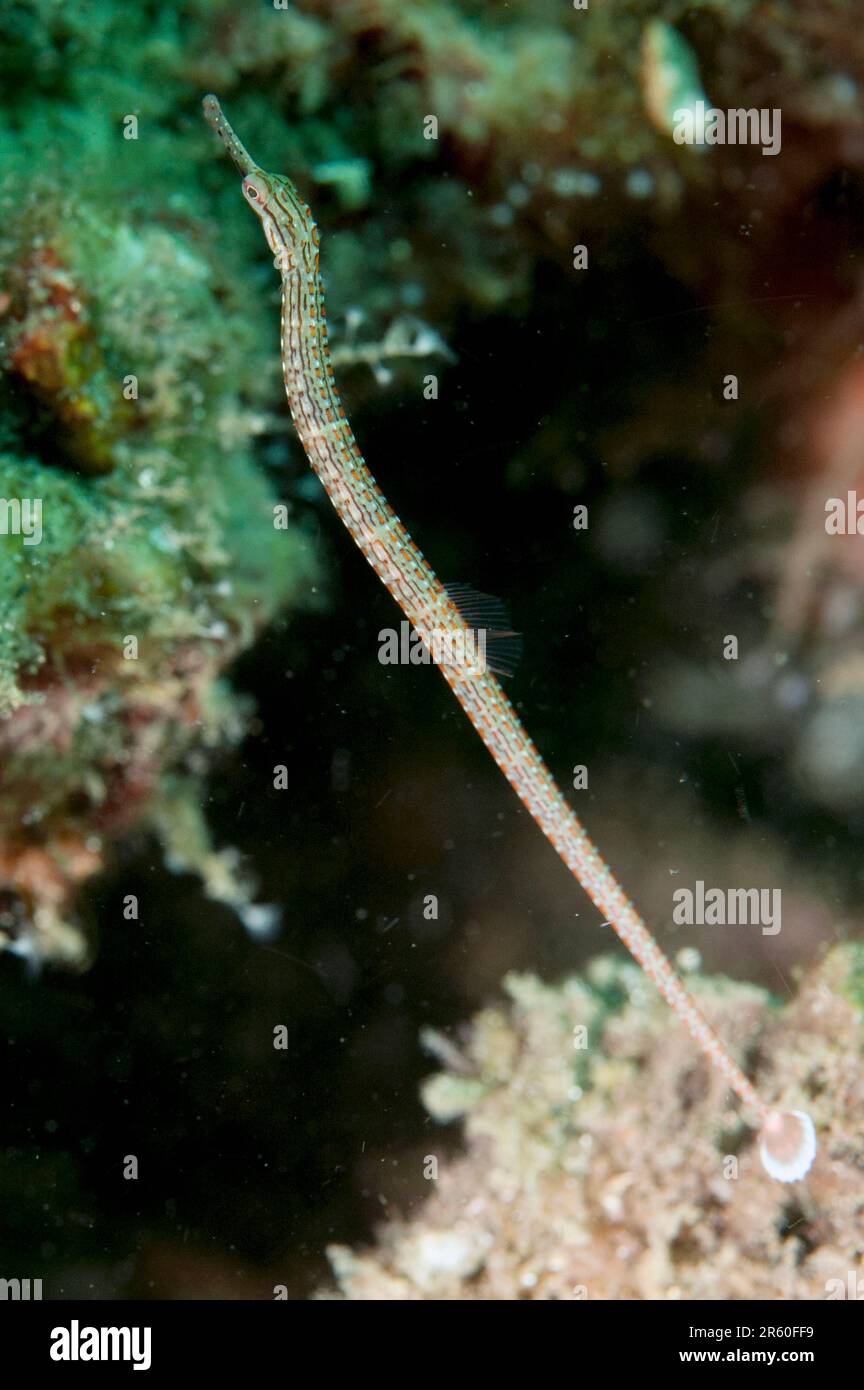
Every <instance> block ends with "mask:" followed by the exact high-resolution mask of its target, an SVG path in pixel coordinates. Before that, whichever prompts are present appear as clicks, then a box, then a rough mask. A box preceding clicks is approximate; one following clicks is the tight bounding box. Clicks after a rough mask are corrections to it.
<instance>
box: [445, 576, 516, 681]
mask: <svg viewBox="0 0 864 1390" xmlns="http://www.w3.org/2000/svg"><path fill="white" fill-rule="evenodd" d="M444 588H445V589H446V590H447V597H448V598H449V600H450V602H451V603H453V604H455V605H456V607H457V608H458V609H459V616H460V618H461V619H462V621H463V623H464V624H465V626H466V627H467V628H469V629H470V630H471V631H473V632H476V631H478V630H482V631H483V632H485V634H486V665H487V666H488V668H489V670H490V671H494V672H495V674H496V675H499V676H512V675H513V672H514V671H515V670H516V667H517V666H518V665H519V659H520V657H521V656H522V635H521V633H519V632H514V630H513V628H512V627H511V625H510V615H509V613H508V612H507V609H506V607H505V605H504V604H503V603H502V602H501V600H500V598H496V597H495V596H494V594H481V593H480V592H479V590H477V589H472V587H471V585H470V584H445V585H444Z"/></svg>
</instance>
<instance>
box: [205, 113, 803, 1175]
mask: <svg viewBox="0 0 864 1390" xmlns="http://www.w3.org/2000/svg"><path fill="white" fill-rule="evenodd" d="M204 115H205V117H206V119H207V120H208V121H209V123H210V125H211V126H212V127H213V129H214V130H215V132H216V134H217V135H218V136H219V138H220V139H221V141H222V143H223V144H224V145H225V148H226V149H227V151H228V153H229V155H230V156H231V159H232V160H233V162H234V164H235V166H236V167H237V169H238V171H239V173H240V174H241V175H242V179H243V183H242V189H243V196H244V197H245V199H246V201H247V203H248V204H249V206H250V207H251V208H252V210H253V212H254V213H255V214H256V215H257V217H258V218H259V219H260V221H261V224H262V227H263V229H264V235H265V237H266V239H267V244H268V246H269V247H270V250H271V251H272V252H273V255H274V258H275V259H274V264H275V267H276V269H277V270H278V271H279V273H280V275H281V278H282V321H281V345H282V370H283V376H284V379H285V391H286V393H287V396H288V405H289V407H290V410H291V416H292V419H293V421H294V425H295V428H296V430H297V434H298V435H299V438H300V442H301V444H302V445H303V449H304V451H305V453H306V457H307V459H308V460H309V463H310V465H311V467H312V468H313V470H314V471H315V473H316V474H317V476H318V477H319V479H320V480H321V482H322V483H323V485H324V487H325V489H326V491H327V494H328V496H329V498H330V501H331V502H332V504H333V506H334V507H335V509H336V511H337V513H338V515H339V517H340V518H341V520H342V521H343V522H344V523H345V526H346V527H347V529H348V531H349V532H350V534H351V535H352V537H353V538H354V540H355V542H356V543H357V545H358V546H359V548H360V550H361V551H362V553H363V555H364V556H365V557H366V559H367V560H368V562H369V564H370V565H371V566H372V568H373V569H374V570H375V573H376V574H377V575H378V577H379V579H380V580H381V581H382V583H383V584H384V585H385V586H386V588H387V589H388V590H389V592H390V593H391V595H392V596H393V598H394V599H395V600H396V602H397V604H398V605H399V607H400V608H401V609H402V612H403V613H404V615H405V617H406V619H407V620H408V622H409V623H410V624H411V625H412V626H413V628H414V629H415V631H417V632H427V633H428V632H450V633H455V634H458V635H460V636H461V637H462V638H463V639H464V648H465V649H467V650H472V649H473V647H472V638H473V627H472V626H471V622H470V621H469V618H468V616H467V613H466V612H465V611H464V609H465V605H464V604H463V605H462V607H461V608H460V606H458V605H457V602H456V598H455V596H454V593H453V591H452V590H448V589H447V588H446V587H445V586H444V585H443V584H442V583H441V582H440V580H439V579H438V578H437V576H436V575H435V573H434V571H433V570H432V567H431V566H430V565H429V563H428V561H427V560H426V559H425V558H424V556H423V555H422V554H421V553H420V551H419V550H418V548H417V546H416V545H415V544H414V542H413V540H412V539H411V537H410V536H409V535H408V532H407V531H406V529H405V527H404V526H403V525H402V522H401V521H400V520H399V518H398V517H397V516H396V514H395V513H394V511H393V509H392V508H391V507H390V505H389V503H388V502H387V499H386V498H385V497H384V495H383V493H382V492H381V490H380V488H379V487H378V484H377V483H376V482H375V479H374V478H373V477H372V474H371V473H370V471H369V469H368V467H367V466H366V462H365V460H364V458H363V456H362V454H361V453H360V450H359V448H358V446H357V441H356V440H355V438H354V434H353V431H352V429H351V426H350V424H349V422H348V419H347V417H346V414H345V410H344V407H343V405H342V401H341V398H340V395H339V390H338V387H337V385H336V380H335V377H334V374H333V369H332V365H331V362H330V353H329V349H328V346H327V321H326V316H325V310H324V295H323V289H322V284H321V278H320V275H319V237H318V229H317V227H316V225H315V222H314V219H313V217H312V213H311V211H310V209H309V208H308V207H307V206H306V203H305V202H304V201H303V199H302V197H301V196H300V194H299V193H298V191H297V189H296V188H295V186H294V184H293V183H292V182H291V180H290V179H289V178H287V177H285V176H284V175H278V174H268V173H265V171H264V170H263V169H259V168H258V166H257V165H256V164H255V163H254V161H253V160H252V158H251V157H250V155H249V154H248V152H247V151H246V149H245V148H244V146H243V145H242V144H241V142H240V140H239V139H238V138H237V136H236V135H235V133H234V131H233V130H232V128H231V126H230V125H229V124H228V121H227V120H226V118H225V116H224V114H223V112H222V109H221V107H220V105H219V102H218V100H217V98H216V97H215V96H207V97H205V98H204ZM433 660H434V661H435V664H437V665H438V667H439V669H440V671H441V673H442V675H443V676H444V679H445V680H446V681H447V683H448V685H449V686H450V688H451V690H452V691H453V693H454V695H455V696H456V699H457V700H458V701H459V703H460V705H461V706H462V708H463V709H464V711H465V713H466V714H467V716H468V718H469V719H470V720H471V723H472V724H473V725H474V728H475V729H476V730H477V732H478V734H479V735H480V737H481V739H482V740H483V742H484V743H485V745H486V747H487V748H488V750H489V752H490V753H491V754H492V757H493V758H494V759H495V761H496V763H497V764H498V766H499V767H500V769H501V771H502V772H503V773H504V776H505V777H506V778H507V780H508V781H509V782H510V784H511V786H512V787H513V789H514V790H515V792H516V794H517V796H518V797H519V798H520V800H521V801H522V803H523V805H524V806H525V807H526V808H527V810H528V811H529V812H530V813H531V815H532V816H533V818H534V820H535V821H536V822H537V824H538V825H539V826H540V829H541V830H542V831H543V833H544V835H545V836H546V837H547V839H548V840H549V841H550V842H551V844H552V845H553V846H554V848H555V849H556V850H557V851H558V854H559V855H560V856H561V858H562V859H563V861H564V863H565V864H566V865H567V867H568V868H569V869H570V871H571V873H573V875H574V876H575V877H576V878H577V879H578V881H579V883H580V884H581V885H582V887H583V888H584V889H585V892H586V893H587V894H588V896H589V897H590V898H591V900H592V901H593V903H594V904H595V906H596V907H597V908H598V909H599V911H600V912H601V913H602V914H603V916H604V918H606V919H607V920H608V921H609V923H610V924H611V926H612V927H614V929H615V931H616V932H617V934H618V936H619V937H620V938H621V940H622V941H623V942H624V945H625V946H626V947H627V948H628V950H629V951H631V953H632V954H633V955H634V956H635V958H636V960H637V961H638V962H639V964H640V965H641V966H642V969H643V970H644V971H645V973H646V975H648V977H649V979H651V980H652V981H653V982H654V984H655V985H656V986H657V988H658V990H659V991H660V993H661V995H662V996H663V998H664V999H665V1000H666V1002H667V1004H669V1006H670V1007H671V1008H672V1010H673V1011H674V1013H675V1014H676V1016H677V1017H678V1018H679V1019H680V1021H681V1022H682V1023H683V1024H684V1027H685V1028H686V1029H687V1031H688V1032H689V1034H690V1036H691V1038H692V1039H693V1041H694V1042H695V1043H696V1045H697V1046H698V1047H699V1048H700V1049H701V1050H702V1052H703V1053H704V1054H705V1056H706V1057H707V1058H708V1060H709V1062H710V1063H711V1065H712V1066H713V1067H715V1068H716V1069H717V1071H718V1072H719V1073H720V1074H721V1076H722V1077H723V1079H724V1080H725V1081H726V1083H727V1085H728V1086H729V1087H730V1088H731V1089H732V1090H733V1091H734V1092H735V1094H736V1095H737V1096H738V1097H739V1099H740V1100H741V1102H742V1103H743V1106H744V1112H745V1119H746V1120H747V1122H748V1123H749V1124H751V1125H753V1126H754V1127H758V1128H759V1131H760V1143H759V1153H760V1157H761V1159H762V1162H763V1164H764V1166H765V1169H766V1170H767V1172H768V1173H769V1174H770V1175H771V1177H773V1178H776V1179H778V1180H779V1181H780V1182H795V1181H797V1180H798V1179H799V1178H802V1177H803V1176H804V1174H805V1173H806V1172H807V1171H808V1169H809V1168H810V1165H811V1163H812V1162H813V1158H814V1156H815V1153H816V1138H815V1131H814V1127H813V1122H812V1120H811V1119H810V1117H809V1115H807V1114H805V1113H804V1112H803V1111H800V1110H793V1111H780V1110H775V1109H772V1108H771V1107H769V1106H768V1105H766V1104H765V1102H764V1101H763V1100H762V1099H761V1097H760V1096H759V1095H758V1093H757V1091H756V1089H755V1087H754V1086H753V1084H752V1083H751V1082H750V1081H749V1080H748V1078H747V1077H746V1076H745V1075H744V1072H743V1071H742V1070H741V1068H740V1066H739V1065H738V1064H737V1062H736V1061H735V1060H734V1059H733V1057H732V1056H731V1054H730V1053H729V1052H728V1051H727V1049H726V1048H725V1047H724V1045H723V1044H722V1043H721V1042H720V1040H719V1038H718V1037H717V1036H716V1035H715V1033H714V1032H713V1030H712V1029H711V1027H710V1026H709V1024H708V1022H707V1021H706V1019H705V1018H704V1017H703V1015H702V1013H701V1011H700V1010H699V1008H698V1007H697V1005H696V1003H695V1001H694V1000H693V999H692V998H691V996H690V994H689V992H688V991H687V990H686V989H685V987H684V985H683V984H682V983H681V981H680V980H679V978H678V976H677V975H676V974H675V971H674V970H673V968H672V966H671V964H670V963H669V961H668V960H667V958H666V956H665V955H664V953H663V951H662V950H661V949H660V947H659V946H658V944H657V942H656V941H655V940H654V937H653V936H652V934H651V932H650V931H649V930H648V927H647V926H646V925H645V923H644V921H643V920H642V918H641V917H640V915H639V913H638V912H637V911H636V909H635V908H634V906H633V905H632V903H631V902H630V900H629V899H628V897H627V895H626V893H625V892H624V889H623V888H622V886H621V884H620V883H619V882H618V880H617V878H616V877H615V875H614V874H613V873H612V870H611V869H610V868H609V866H608V865H607V864H606V862H605V860H604V859H603V857H602V855H601V854H600V851H599V850H598V849H597V847H596V845H595V844H594V843H593V841H592V840H591V838H590V836H589V835H588V833H587V831H586V830H585V828H584V827H583V825H582V823H581V821H580V820H579V818H578V817H577V816H576V814H575V812H574V811H573V810H572V808H571V807H570V806H569V805H568V803H567V802H566V800H565V799H564V796H563V794H562V793H561V791H560V790H559V788H558V786H557V784H556V783H555V781H554V779H553V777H552V774H551V773H550V772H549V770H548V768H547V767H546V765H545V763H544V762H543V760H542V758H541V757H540V755H539V753H538V752H537V750H536V748H535V747H534V744H533V743H532V742H531V739H530V738H529V737H528V734H527V733H526V732H525V729H524V728H523V727H522V723H521V721H520V719H519V717H518V715H517V714H516V711H515V710H514V708H513V706H512V705H511V703H510V701H509V699H508V698H507V695H506V694H505V692H504V690H503V688H502V686H501V685H500V683H499V681H498V680H497V679H496V677H495V674H494V671H493V670H492V669H491V668H487V666H486V664H485V662H484V663H483V664H482V668H479V667H478V666H477V665H476V664H475V663H466V662H465V661H453V660H448V659H447V657H446V654H445V655H444V656H443V657H442V656H441V655H440V653H438V652H435V653H434V654H433Z"/></svg>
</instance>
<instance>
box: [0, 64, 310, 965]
mask: <svg viewBox="0 0 864 1390" xmlns="http://www.w3.org/2000/svg"><path fill="white" fill-rule="evenodd" d="M103 76H104V75H103ZM127 95H130V94H127ZM131 104H133V102H132V101H131V100H130V105H131ZM61 105H62V103H61ZM64 109H65V108H64ZM126 109H128V107H127V108H126ZM90 114H91V115H92V117H93V119H92V126H91V128H90V130H89V134H90V138H91V141H92V144H91V145H85V146H84V154H83V157H81V158H79V159H77V160H70V161H69V163H68V164H66V165H65V166H64V174H63V178H62V180H61V178H60V175H59V170H60V166H61V164H62V163H63V149H64V141H65V142H66V143H68V141H69V132H68V130H67V129H65V127H64V124H63V120H62V119H61V118H60V117H58V125H57V136H56V140H55V141H54V142H53V143H52V144H51V146H49V149H50V154H49V157H48V159H47V160H45V161H43V172H42V173H41V174H39V175H37V176H36V178H35V179H32V180H31V179H24V178H22V163H23V162H24V161H26V158H27V140H28V138H31V139H32V138H35V132H34V129H33V128H31V129H26V128H25V131H24V133H23V136H22V140H21V145H20V148H16V147H15V146H14V145H13V144H12V142H11V140H10V138H9V133H8V131H6V132H5V133H3V138H2V140H0V156H2V158H0V215H2V217H0V220H2V234H0V406H2V421H0V494H2V496H0V946H6V947H7V948H11V949H12V950H14V951H16V952H18V953H19V954H22V955H25V956H28V957H30V958H31V959H37V960H38V959H53V960H55V961H65V962H67V963H74V962H77V961H80V960H82V959H83V957H84V954H85V948H84V943H83V940H82V938H81V935H80V933H79V931H78V930H77V929H76V928H75V926H74V925H73V924H72V921H73V919H72V916H71V900H72V894H73V892H74V889H75V887H76V885H77V884H79V883H80V882H82V881H83V880H85V879H86V878H88V877H89V876H90V875H91V874H93V873H94V872H95V871H96V870H98V869H99V868H100V867H101V866H102V865H103V863H104V859H105V852H106V849H107V848H108V847H109V846H110V844H111V842H112V841H113V840H116V839H117V838H118V837H119V836H120V835H121V834H123V833H125V832H126V831H128V830H129V829H130V828H131V827H133V826H135V825H137V824H142V823H143V824H146V823H147V820H148V816H150V814H151V812H154V811H155V810H156V809H157V808H158V815H159V826H160V829H162V830H165V806H166V804H170V803H171V801H172V800H173V801H174V802H175V803H176V797H173V798H169V801H168V802H167V803H166V800H165V797H164V795H163V779H164V777H165V775H166V774H167V773H168V772H170V771H175V772H177V773H178V774H180V775H181V780H182V778H183V775H184V774H185V785H186V788H187V795H188V797H189V798H190V799H191V801H192V802H193V803H194V801H195V800H196V799H200V794H201V777H202V775H203V773H204V772H205V771H206V768H207V764H208V758H209V753H210V751H211V750H213V749H215V748H217V747H219V746H220V745H226V744H230V743H232V742H236V741H237V740H238V739H239V738H240V737H241V735H242V734H243V732H244V729H245V723H246V711H245V706H244V705H243V703H242V702H239V701H238V700H237V699H236V698H235V696H234V695H233V694H232V692H231V690H230V688H229V686H228V685H227V684H223V683H222V681H221V675H222V673H223V672H224V671H225V670H226V668H227V667H228V666H229V664H230V663H231V662H232V660H233V659H234V658H235V657H236V656H237V655H238V653H239V652H241V651H242V650H243V649H244V648H246V647H248V646H249V644H250V643H251V642H252V640H253V639H254V637H255V636H256V634H257V633H259V632H260V631H261V629H262V628H263V626H264V625H265V624H266V623H267V622H268V620H269V619H271V618H272V617H273V616H274V615H275V614H276V613H277V611H278V610H279V609H280V608H281V607H283V606H284V605H286V604H287V603H289V602H293V603H295V604H296V603H297V602H298V601H301V599H302V596H303V595H304V594H305V593H306V592H308V589H309V586H310V581H311V579H312V578H313V576H314V574H315V572H316V568H317V566H316V563H315V559H314V556H313V553H312V546H311V544H310V542H309V541H308V540H307V539H306V537H305V535H304V533H303V532H302V530H300V529H298V528H297V527H296V525H295V524H294V522H293V520H291V519H289V521H288V524H287V525H285V526H279V525H276V524H275V522H274V517H275V511H274V509H275V508H276V506H277V500H278V494H277V493H276V492H275V490H274V488H273V487H272V485H271V484H270V483H269V481H268V480H267V479H266V478H265V477H264V475H263V474H262V472H261V471H259V469H258V467H257V465H256V463H255V460H254V456H253V443H254V439H255V436H256V435H257V434H258V433H260V431H261V429H262V419H263V418H264V417H263V413H262V412H263V410H264V409H265V408H266V402H267V394H268V385H269V379H268V372H267V367H268V366H269V355H268V354H267V353H266V351H265V350H264V347H263V346H262V349H261V355H260V356H259V355H258V352H257V350H256V342H257V340H256V337H255V327H254V315H253V323H250V321H249V316H248V315H245V316H243V324H245V325H246V327H245V328H244V327H243V326H239V327H238V328H237V329H236V331H235V330H231V331H226V315H228V316H229V318H230V315H231V306H232V297H231V292H230V289H229V288H228V286H227V284H226V283H225V282H226V281H227V280H228V279H229V278H230V277H229V276H228V275H227V273H226V272H225V271H224V270H222V269H220V263H219V260H218V259H217V258H216V257H215V255H214V254H213V253H212V250H211V247H210V245H209V238H208V237H207V232H206V227H207V210H208V197H207V193H206V191H205V189H204V188H197V187H196V184H195V182H194V181H193V180H191V179H187V180H186V183H185V187H186V189H187V194H185V195H184V197H183V199H182V203H178V202H177V198H176V184H177V181H178V180H179V181H180V182H181V183H182V182H183V171H184V169H185V170H186V171H187V172H188V170H190V169H191V168H192V167H194V162H195V149H194V144H193V145H192V146H189V144H188V142H184V141H183V140H182V139H180V138H177V137H174V138H173V139H170V140H169V137H167V136H166V134H165V133H164V132H162V131H160V130H159V129H158V127H157V125H156V123H155V122H151V123H150V125H149V126H148V125H147V123H146V122H145V120H144V118H143V117H142V127H143V128H141V129H139V131H138V138H137V139H135V140H124V138H123V134H122V131H123V123H122V120H121V112H120V111H117V113H116V118H115V119H114V120H112V121H110V122H109V121H108V120H107V118H106V116H105V114H101V115H96V114H95V113H93V112H91V113H90ZM109 141H110V145H109V144H108V142H109ZM100 142H105V143H104V145H103V146H102V147H101V148H102V152H101V153H100ZM166 142H168V143H170V144H171V146H172V151H173V156H174V157H173V158H172V161H171V167H172V168H173V169H174V175H175V178H174V180H173V181H171V182H170V184H169V185H168V186H165V181H164V180H161V179H160V180H156V179H155V178H154V177H153V175H154V173H155V169H156V168H157V167H161V168H164V164H165V148H166ZM145 185H149V190H148V193H147V197H146V200H144V201H142V194H141V192H140V190H141V188H142V187H144V186H145ZM163 186H164V192H160V193H154V190H156V189H158V188H162V187H163ZM133 187H137V188H138V190H139V192H138V195H137V199H136V196H135V195H134V194H133V193H131V192H130V189H131V188H133ZM193 187H195V188H196V192H195V196H194V197H192V196H189V195H188V189H189V188H193ZM22 190H23V192H22ZM228 254H229V255H230V254H231V253H230V252H229V253H228ZM165 833H167V834H170V831H167V830H165ZM205 857H206V856H205ZM192 867H195V865H194V864H193V865H192ZM202 867H203V866H202ZM211 870H212V864H211ZM207 877H209V879H210V880H211V881H215V878H218V876H215V878H214V874H213V873H212V872H209V873H208V875H207ZM225 891H226V893H227V895H228V897H229V899H230V900H231V901H234V900H235V899H236V900H237V901H239V896H242V895H239V896H238V892H237V891H236V885H234V887H232V888H231V889H230V890H229V889H226V890H225Z"/></svg>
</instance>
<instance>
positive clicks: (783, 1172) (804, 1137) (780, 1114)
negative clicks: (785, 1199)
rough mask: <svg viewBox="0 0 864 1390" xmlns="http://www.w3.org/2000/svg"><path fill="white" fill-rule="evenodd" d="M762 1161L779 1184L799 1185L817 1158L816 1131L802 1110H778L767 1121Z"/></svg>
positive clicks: (761, 1139)
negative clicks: (793, 1183)
mask: <svg viewBox="0 0 864 1390" xmlns="http://www.w3.org/2000/svg"><path fill="white" fill-rule="evenodd" d="M759 1157H760V1158H761V1159H762V1164H763V1167H764V1168H765V1171H766V1173H768V1174H769V1175H770V1176H771V1177H772V1178H776V1179H777V1181H778V1182H799V1181H800V1179H801V1178H803V1177H804V1175H805V1173H807V1172H808V1171H809V1169H810V1165H811V1164H812V1162H813V1160H814V1158H815V1157H816V1131H815V1129H814V1128H813V1121H812V1120H811V1119H810V1116H809V1115H806V1114H805V1113H804V1111H803V1110H785V1111H780V1110H775V1111H773V1112H772V1113H771V1114H770V1115H769V1116H768V1119H767V1120H766V1121H765V1124H764V1126H763V1128H762V1135H761V1137H760V1140H759Z"/></svg>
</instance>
